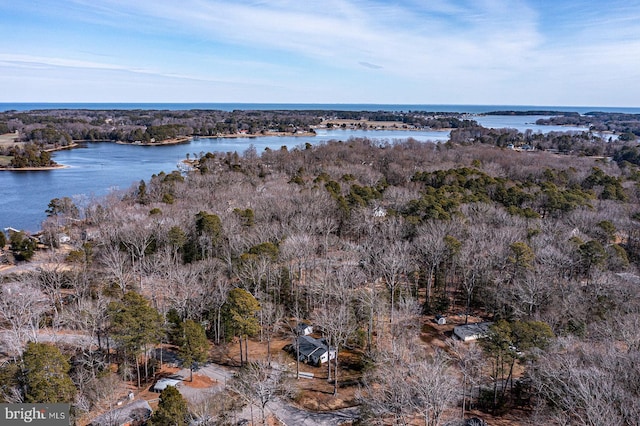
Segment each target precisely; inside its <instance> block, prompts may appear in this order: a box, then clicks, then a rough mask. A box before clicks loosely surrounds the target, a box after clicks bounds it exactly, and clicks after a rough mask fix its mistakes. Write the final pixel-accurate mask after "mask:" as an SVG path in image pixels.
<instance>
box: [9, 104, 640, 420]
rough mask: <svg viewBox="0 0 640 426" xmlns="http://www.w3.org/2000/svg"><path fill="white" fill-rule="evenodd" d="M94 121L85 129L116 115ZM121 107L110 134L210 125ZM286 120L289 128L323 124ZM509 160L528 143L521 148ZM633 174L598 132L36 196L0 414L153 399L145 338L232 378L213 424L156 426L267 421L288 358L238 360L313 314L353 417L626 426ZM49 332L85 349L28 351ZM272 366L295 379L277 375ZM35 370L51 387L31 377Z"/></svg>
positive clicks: (207, 162) (517, 137) (223, 160)
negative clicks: (246, 410) (131, 389)
mask: <svg viewBox="0 0 640 426" xmlns="http://www.w3.org/2000/svg"><path fill="white" fill-rule="evenodd" d="M11 114H13V115H11ZM59 114H60V117H61V118H60V119H61V120H62V119H63V118H62V117H64V114H65V112H64V111H60V112H59ZM87 114H88V117H87V119H86V120H85V121H86V123H85V122H83V123H78V124H79V125H78V129H81V128H82V129H85V126H86V125H87V123H90V124H91V123H93V124H91V125H92V126H93V125H95V127H96V128H103V127H104V126H103V124H102V123H104V122H105V120H108V119H111V118H110V117H108V116H107V115H106V114H105V115H100V114H104V113H102V112H92V113H91V114H97V115H98V116H94V117H93V118H91V119H89V115H90V114H89V112H87ZM127 114H130V115H129V117H128V118H126V119H125V118H123V117H121V118H119V119H118V120H122V121H121V123H122V126H123V127H127V126H129V127H128V128H129V129H130V130H131V129H133V128H134V127H135V126H174V127H172V128H175V129H176V131H177V132H178V133H179V132H181V131H184V133H185V134H193V133H194V132H201V133H203V134H204V133H205V132H207V133H208V132H213V131H215V130H213V129H215V125H214V123H213V122H214V121H215V120H213V119H211V121H210V122H208V121H207V120H208V118H206V117H207V116H208V114H209V113H207V114H203V115H199V114H197V113H194V112H179V113H176V112H174V113H172V114H166V113H163V112H142V111H130V112H127ZM211 114H213V113H211ZM227 114H228V117H227V118H226V119H225V120H227V119H229V120H232V117H234V116H236V117H239V116H242V119H239V118H238V119H236V121H235V122H233V123H232V122H230V123H228V124H229V125H232V124H233V125H236V126H237V125H241V126H245V125H248V124H249V122H248V121H246V120H249V118H250V117H251V113H250V112H243V113H239V112H233V113H227ZM179 115H182V116H183V117H182V118H183V119H185V120H187V121H189V122H190V123H191V124H189V125H187V124H185V122H184V121H180V122H178V121H179V120H178V119H177V118H176V117H177V116H179ZM360 115H361V114H360ZM392 115H393V114H392ZM10 116H11V117H13V118H9V117H10ZM267 116H269V114H266V115H265V116H261V117H262V118H261V119H260V120H262V119H265V120H266V119H267V118H265V117H267ZM333 116H336V114H335V113H334V114H333ZM277 117H278V114H277V113H273V116H269V118H268V120H271V121H269V122H266V121H264V122H262V121H260V122H259V123H258V121H259V120H258V119H256V124H254V125H255V126H266V127H273V126H275V125H276V122H277ZM375 117H379V118H380V119H384V120H389V119H390V118H389V116H388V114H380V115H378V116H375ZM344 118H350V117H344ZM370 118H372V119H373V118H374V115H372V116H371V117H370ZM453 118H456V117H453ZM5 119H6V125H7V126H8V127H9V130H10V131H13V130H14V129H15V126H16V123H17V121H18V120H20V121H21V123H22V124H23V125H24V124H26V121H25V120H26V118H21V113H7V114H6V115H5V116H3V118H2V120H5ZM396 119H397V118H396ZM449 119H450V118H449ZM456 119H457V118H456ZM274 120H275V121H274ZM296 120H297V121H293V119H292V118H291V117H288V119H287V120H286V121H283V122H282V125H285V124H284V123H285V122H286V123H287V124H286V125H289V124H290V123H291V124H293V125H294V126H310V125H312V124H316V123H317V121H316V120H318V118H317V114H316V115H314V114H313V113H311V112H309V113H306V112H300V114H299V116H297V118H296ZM425 120H426V118H425ZM54 121H55V120H53V119H52V123H51V125H53V126H55V125H56V123H55V122H54ZM65 123H67V124H65V126H66V125H70V122H69V121H65ZM119 123H120V122H118V123H116V122H114V123H113V124H114V126H115V125H118V126H119ZM206 123H209V124H210V125H211V126H212V127H207V126H209V124H206ZM460 123H462V121H461V122H460ZM450 124H451V123H450ZM450 124H449V125H450ZM185 126H186V127H185ZM187 128H188V130H185V129H187ZM196 129H198V130H196ZM147 130H148V127H147ZM78 131H84V130H78ZM625 131H628V129H627V130H625ZM65 132H67V133H68V134H69V135H70V136H71V137H72V139H76V138H77V139H87V138H88V137H87V134H84V136H82V135H81V134H79V133H78V134H73V135H72V134H71V133H70V132H71V129H70V128H69V129H67V130H65ZM25 134H26V133H25ZM96 137H97V138H100V139H101V138H103V137H104V134H103V133H99V134H96ZM120 137H121V136H118V138H120ZM122 137H124V136H122ZM110 138H111V137H109V138H107V139H110ZM525 145H528V146H531V147H532V148H534V149H532V150H531V151H528V150H519V149H515V148H521V147H524V146H525ZM511 148H513V149H511ZM638 158H640V157H639V156H638V152H637V147H636V146H635V144H634V143H632V142H629V141H628V140H612V141H610V142H607V141H606V140H604V139H602V138H600V137H598V136H597V135H595V134H594V133H592V132H584V133H549V134H545V135H542V134H531V133H524V134H523V133H519V132H517V131H514V130H509V129H498V130H495V129H484V128H481V127H479V126H477V125H469V126H467V125H466V124H465V125H460V126H459V128H458V129H457V130H454V131H453V132H452V136H451V140H450V141H449V142H447V143H444V144H441V143H419V142H416V141H415V140H412V139H410V138H409V139H407V140H406V141H402V142H396V143H393V144H389V143H377V142H375V141H371V140H368V139H352V140H349V141H346V142H338V141H332V142H328V143H324V144H320V145H317V146H312V145H310V144H307V145H306V146H305V147H301V148H297V149H293V150H287V149H286V148H283V149H280V150H269V149H267V150H266V151H264V152H262V153H257V152H255V150H253V149H249V150H247V151H246V152H244V153H226V154H225V153H208V154H206V155H203V156H201V157H200V158H198V159H196V160H194V162H193V163H192V166H193V170H192V171H190V172H187V173H180V172H172V173H168V174H167V173H160V174H157V175H154V176H152V177H150V178H149V179H148V180H146V181H141V182H139V183H137V184H135V185H134V186H133V187H132V188H131V190H129V191H126V192H124V193H113V194H111V195H110V196H108V197H106V198H105V199H104V200H99V201H94V202H90V203H87V204H86V205H75V204H73V202H72V201H71V200H70V199H55V200H52V202H51V204H50V205H49V209H48V210H47V212H48V214H49V218H48V219H47V221H45V223H44V224H43V229H44V231H43V238H44V240H43V241H44V243H45V245H46V246H47V247H49V249H48V250H47V251H46V254H43V256H46V262H47V265H49V266H48V267H41V268H38V269H35V270H33V271H31V272H25V273H21V274H10V275H5V276H4V277H3V282H2V287H1V292H2V297H0V324H2V327H3V329H4V331H3V333H2V351H3V352H4V355H5V357H6V362H5V363H4V364H3V365H2V367H0V399H3V400H4V401H7V402H17V401H27V402H29V401H38V402H40V401H41V402H61V401H66V402H72V403H73V407H74V413H75V415H76V416H77V417H80V416H81V415H82V414H83V413H86V412H88V411H92V410H95V409H96V408H99V407H101V406H102V407H104V404H105V401H107V400H110V399H113V398H116V397H117V395H116V394H117V389H118V385H117V384H118V383H122V382H123V381H129V382H130V383H134V385H135V386H136V387H138V388H140V387H142V386H144V384H145V383H147V384H148V383H150V382H149V381H152V380H153V376H154V371H155V368H156V367H157V366H158V362H159V361H158V360H157V359H156V356H155V355H154V354H157V351H154V350H153V349H154V348H156V347H157V346H158V345H159V344H160V343H164V344H165V345H166V344H169V343H170V344H171V345H173V346H172V347H173V348H174V349H175V351H176V353H177V354H178V357H179V358H180V359H182V360H183V361H184V365H186V366H187V367H189V366H191V365H193V364H194V363H197V362H203V361H204V360H207V359H208V360H212V359H213V360H216V361H217V360H220V359H229V357H228V356H227V357H226V358H225V357H224V356H221V355H220V354H224V353H226V354H228V353H229V351H230V350H231V348H236V347H239V348H240V351H239V364H236V365H233V368H235V371H237V373H236V375H235V376H234V378H233V379H232V380H230V382H229V385H228V386H227V387H226V389H225V390H224V391H221V392H220V393H217V394H215V395H210V396H208V398H210V401H209V402H210V403H209V404H208V405H207V407H209V408H208V409H206V410H204V409H203V408H202V406H200V405H198V406H196V405H194V404H193V403H192V401H190V405H188V406H187V405H186V404H184V405H181V404H183V402H181V400H180V396H179V395H173V394H170V393H167V394H166V395H165V394H164V393H163V394H162V395H164V396H163V397H161V404H164V405H162V406H161V407H160V409H159V410H158V411H157V412H156V414H154V417H152V419H151V424H182V423H179V422H178V421H177V420H175V419H173V420H171V419H169V420H167V416H170V415H175V412H176V410H173V411H171V410H170V409H169V408H164V407H165V406H166V407H169V405H171V404H173V403H170V401H177V402H175V404H176V406H180V407H181V408H180V411H179V412H180V414H179V415H180V416H181V417H180V422H186V419H187V418H198V419H200V420H202V421H203V422H204V421H205V420H206V421H209V422H210V423H209V424H228V423H227V422H230V421H231V420H230V419H231V418H232V417H230V415H229V413H230V412H232V411H233V410H237V409H238V408H237V406H235V405H234V404H232V403H231V402H230V401H244V403H245V404H247V403H248V404H254V405H255V406H256V407H259V408H260V407H261V408H262V416H263V419H264V415H265V414H264V413H265V407H268V406H269V404H270V403H271V401H273V400H274V399H273V398H275V397H276V396H278V397H280V398H284V399H285V400H290V401H293V402H292V404H293V403H296V402H300V401H301V400H303V398H302V397H301V396H300V395H302V394H305V395H308V394H309V392H313V389H312V390H311V391H310V390H309V385H304V386H303V384H302V383H301V380H306V379H297V380H296V377H299V376H297V375H296V370H297V369H299V368H300V366H299V365H296V364H297V363H296V362H294V361H295V358H296V356H293V357H292V356H290V355H288V354H286V353H273V354H272V353H271V350H269V351H268V356H267V357H266V358H265V359H253V358H250V354H249V351H248V348H249V347H250V346H251V345H253V344H259V343H261V342H263V344H264V345H266V346H267V347H269V343H270V342H271V341H272V340H275V339H291V338H293V337H294V336H295V335H296V334H295V330H296V329H297V325H299V324H300V323H302V322H307V323H311V324H313V325H314V327H316V328H317V329H318V330H320V333H321V334H322V336H323V337H324V338H325V339H326V340H327V342H328V344H329V346H330V347H332V348H335V351H336V352H337V356H336V359H335V360H333V361H331V362H328V363H327V365H328V368H327V367H325V368H322V369H321V368H318V371H319V370H322V371H324V374H325V375H324V376H323V377H324V379H315V380H322V381H325V382H327V383H328V384H329V385H330V386H331V391H329V393H330V394H332V395H331V398H333V401H334V402H336V405H337V406H355V407H358V417H359V420H358V422H360V424H363V425H364V424H366V425H370V424H394V425H395V424H403V425H404V424H417V423H415V422H418V421H419V422H420V424H426V425H463V424H465V423H464V420H463V419H465V418H467V419H468V418H469V417H479V418H484V419H486V421H487V422H488V424H492V421H493V420H495V419H497V418H504V419H509V421H511V422H512V423H513V424H550V425H553V424H555V425H566V424H572V425H596V424H597V425H602V424H607V425H626V424H635V423H637V419H638V418H640V388H639V387H638V383H640V373H639V372H640V370H638V368H637V365H638V363H639V362H640V333H638V330H637V327H638V324H639V323H640V297H639V296H640V294H639V293H640V287H639V284H640V274H639V272H638V261H639V260H640V198H639V197H640V191H639V186H638V182H640V173H639V171H638V168H637V164H638V161H637V159H638ZM61 234H64V235H68V236H69V237H70V239H71V242H70V243H69V244H71V248H70V249H67V250H64V249H63V247H61V246H60V239H59V235H61ZM16 235H17V236H14V237H12V238H13V239H15V240H16V242H15V247H13V246H14V243H13V241H3V243H7V244H8V246H9V247H10V248H13V249H14V251H16V253H17V252H18V251H17V248H18V242H23V241H24V240H25V238H24V235H20V234H18V233H16ZM32 254H33V253H31V252H30V253H29V255H30V256H31V255H32ZM30 256H29V257H30ZM436 316H438V317H440V316H441V317H444V318H448V319H449V320H450V321H452V323H453V322H455V321H458V322H457V324H460V325H463V324H465V323H467V322H477V321H486V322H489V323H491V325H490V326H489V329H488V333H487V335H486V336H485V337H484V338H481V339H478V340H477V341H474V342H461V341H459V340H456V339H454V338H452V337H451V333H450V329H447V330H448V332H447V333H444V332H440V333H439V334H438V333H435V334H429V333H430V330H431V331H433V330H436V331H437V330H439V329H438V328H437V327H438V326H437V325H433V324H434V318H436ZM42 328H46V329H52V330H57V331H60V330H65V331H66V332H68V333H74V334H79V335H83V336H89V337H91V338H92V339H95V341H97V342H98V343H97V344H94V345H92V344H78V343H74V344H70V343H68V342H67V343H66V344H60V345H58V346H51V345H46V344H42V343H36V341H37V336H38V333H39V330H40V329H42ZM426 336H430V337H429V338H426ZM434 336H435V337H434ZM29 341H31V342H30V343H27V342H29ZM294 351H295V348H294ZM294 353H295V352H294ZM272 358H273V364H280V365H281V366H284V365H290V366H291V365H294V367H293V371H291V368H288V369H287V368H284V370H285V371H284V373H287V372H288V373H287V374H285V376H287V377H280V376H279V375H280V373H281V372H282V371H281V370H279V369H275V368H273V366H272ZM43 359H44V360H43ZM236 359H237V358H236ZM277 359H280V361H278V360H277ZM283 360H284V361H283ZM43 362H44V363H45V364H46V368H50V369H54V370H55V371H57V372H58V374H57V375H56V376H55V377H56V380H55V381H50V382H48V383H47V382H46V381H43V378H42V377H41V376H40V375H39V374H37V373H36V371H39V369H42V368H44V367H42V366H41V365H40V364H39V363H43ZM111 366H116V367H117V368H115V369H112V368H111ZM265 371H266V372H267V373H265ZM276 371H277V373H276ZM276 377H277V380H276ZM58 379H59V380H58ZM247 383H248V384H247ZM258 384H259V385H260V386H258ZM318 386H319V385H318ZM265 387H266V388H269V392H266V391H264V389H265ZM303 388H304V389H303ZM240 405H242V404H240ZM205 411H206V413H205ZM157 413H160V414H157ZM171 413H172V414H171ZM163 416H164V417H163ZM163 422H165V423H163ZM172 422H173V423H172ZM203 424H204V423H203Z"/></svg>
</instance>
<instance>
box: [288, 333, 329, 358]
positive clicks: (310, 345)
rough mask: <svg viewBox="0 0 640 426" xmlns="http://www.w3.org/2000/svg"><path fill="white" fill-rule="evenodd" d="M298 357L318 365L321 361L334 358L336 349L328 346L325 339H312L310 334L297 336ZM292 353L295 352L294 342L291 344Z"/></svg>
mask: <svg viewBox="0 0 640 426" xmlns="http://www.w3.org/2000/svg"><path fill="white" fill-rule="evenodd" d="M297 340H298V353H299V356H298V359H299V360H300V361H303V362H306V363H307V364H311V365H320V364H322V363H323V362H327V361H329V360H332V359H335V357H336V351H335V349H333V348H329V345H328V344H327V341H326V340H325V339H314V338H313V337H311V336H299V337H298V339H297ZM291 346H292V347H291V350H292V351H293V353H294V355H295V353H296V347H295V342H294V344H293V345H291Z"/></svg>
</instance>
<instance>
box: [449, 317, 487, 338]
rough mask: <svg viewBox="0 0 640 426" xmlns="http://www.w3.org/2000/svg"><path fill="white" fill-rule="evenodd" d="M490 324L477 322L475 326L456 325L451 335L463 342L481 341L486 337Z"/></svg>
mask: <svg viewBox="0 0 640 426" xmlns="http://www.w3.org/2000/svg"><path fill="white" fill-rule="evenodd" d="M491 324H493V323H492V322H478V323H475V324H466V325H458V326H456V327H454V328H453V335H454V336H456V337H457V338H458V339H460V340H462V341H463V342H469V341H471V340H477V339H482V338H483V337H486V336H487V333H488V332H489V326H490V325H491Z"/></svg>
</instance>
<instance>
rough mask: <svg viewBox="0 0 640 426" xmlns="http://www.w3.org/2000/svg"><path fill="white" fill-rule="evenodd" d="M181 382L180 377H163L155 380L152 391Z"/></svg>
mask: <svg viewBox="0 0 640 426" xmlns="http://www.w3.org/2000/svg"><path fill="white" fill-rule="evenodd" d="M180 382H182V379H172V378H170V377H164V378H162V379H160V380H158V381H157V382H156V384H155V385H153V391H154V392H162V391H163V390H165V389H166V388H167V386H174V387H175V386H178V383H180Z"/></svg>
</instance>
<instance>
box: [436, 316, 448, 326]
mask: <svg viewBox="0 0 640 426" xmlns="http://www.w3.org/2000/svg"><path fill="white" fill-rule="evenodd" d="M435 321H436V323H437V324H438V325H445V324H446V323H447V318H445V317H444V316H442V315H436V317H435Z"/></svg>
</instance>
